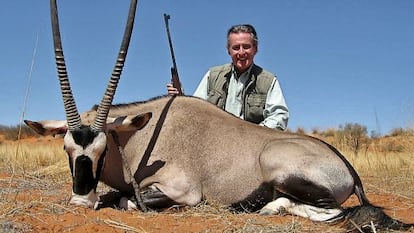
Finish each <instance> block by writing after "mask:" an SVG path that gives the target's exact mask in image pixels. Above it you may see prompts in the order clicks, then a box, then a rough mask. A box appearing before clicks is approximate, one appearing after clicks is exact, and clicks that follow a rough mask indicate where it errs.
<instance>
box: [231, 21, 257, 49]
mask: <svg viewBox="0 0 414 233" xmlns="http://www.w3.org/2000/svg"><path fill="white" fill-rule="evenodd" d="M240 32H247V33H250V35H251V37H252V39H253V43H254V45H255V46H257V44H258V43H259V40H258V38H257V33H256V30H255V29H254V27H253V26H252V25H250V24H239V25H234V26H231V27H230V28H229V30H228V31H227V46H228V45H229V40H228V38H229V36H230V34H231V33H240Z"/></svg>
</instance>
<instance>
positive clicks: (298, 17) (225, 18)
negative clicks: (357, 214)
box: [0, 0, 414, 134]
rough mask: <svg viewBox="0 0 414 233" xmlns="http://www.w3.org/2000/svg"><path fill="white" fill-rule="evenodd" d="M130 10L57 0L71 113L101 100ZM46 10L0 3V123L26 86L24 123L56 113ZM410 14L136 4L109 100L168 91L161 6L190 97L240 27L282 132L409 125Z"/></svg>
mask: <svg viewBox="0 0 414 233" xmlns="http://www.w3.org/2000/svg"><path fill="white" fill-rule="evenodd" d="M128 7H129V1H127V0H118V1H109V0H101V1H99V3H97V1H85V0H71V1H58V8H59V16H60V22H61V34H62V40H63V48H64V54H65V58H66V62H67V68H68V74H69V78H70V80H71V85H72V89H73V92H74V95H75V98H76V102H77V105H78V109H79V111H81V112H82V111H86V110H88V109H90V108H91V106H92V105H94V104H95V103H98V102H99V101H100V100H101V96H102V94H103V91H104V89H105V87H106V83H107V80H108V78H109V76H110V74H111V72H112V69H113V66H114V64H115V58H116V55H117V52H118V49H119V46H120V42H121V37H122V34H123V30H124V24H125V20H126V16H127V11H128ZM49 11H50V10H49V1H22V0H15V1H4V2H3V3H2V7H1V8H0V29H1V32H2V35H1V36H0V64H1V69H0V77H1V79H0V80H1V84H0V98H1V101H2V114H1V117H0V124H2V125H17V124H18V123H19V120H20V118H21V115H22V109H23V107H24V100H25V95H26V90H27V89H29V92H28V100H27V103H26V108H25V112H24V119H31V120H43V119H64V117H65V116H64V110H63V107H62V99H61V96H60V89H59V86H58V80H57V74H56V69H55V62H54V57H53V43H52V37H51V26H50V16H49ZM413 12H414V1H411V0H398V1H392V0H388V1H385V0H375V1H374V0H366V1H360V0H349V1H342V0H315V1H309V0H258V1H246V0H209V1H194V0H175V1H173V0H139V1H138V11H137V16H136V21H135V28H134V33H133V37H132V41H131V46H130V49H129V52H128V58H127V62H126V65H125V68H124V72H123V74H122V78H121V81H120V84H119V87H118V90H117V93H116V96H115V99H114V103H127V102H132V101H137V100H146V99H148V98H151V97H154V96H158V95H162V94H165V93H166V88H165V84H166V83H167V82H169V79H170V66H171V57H170V53H169V47H168V41H167V36H166V32H165V28H164V19H163V13H167V14H170V15H171V20H170V30H171V33H172V40H173V43H174V50H175V55H176V61H177V66H178V71H179V74H180V79H181V82H182V83H183V85H184V88H185V92H186V94H192V93H193V91H194V90H195V88H196V87H197V85H198V82H199V81H200V79H201V77H202V76H203V74H204V73H205V72H206V71H207V69H208V68H209V67H210V66H214V65H219V64H222V63H226V62H229V61H230V58H229V56H228V55H227V52H226V50H225V43H226V31H227V29H228V28H229V27H230V26H231V25H234V24H240V23H250V24H252V25H254V26H255V27H256V30H257V32H258V36H259V52H258V54H257V55H256V58H255V62H256V63H257V64H258V65H260V66H262V67H264V68H265V69H267V70H269V71H271V72H273V73H275V74H276V75H277V76H278V78H279V80H280V83H281V86H282V89H283V92H284V95H285V98H286V101H287V104H288V107H289V110H290V114H291V118H290V121H289V128H290V129H292V130H296V129H297V128H298V127H303V128H305V129H306V130H308V131H310V130H311V129H314V128H318V129H327V128H337V127H338V126H339V125H343V124H345V123H359V124H361V125H364V126H366V127H367V128H368V131H369V132H370V131H372V130H379V131H380V132H381V133H382V134H385V133H387V132H389V131H390V130H391V129H394V128H398V127H403V128H406V127H413V126H414V91H413V86H414V85H413V83H412V79H413V78H414V64H413V61H414V14H413ZM36 41H37V42H36ZM35 50H36V52H35ZM33 58H34V59H33ZM32 62H33V63H32ZM32 64H33V66H32ZM31 67H33V68H32V69H31ZM30 77H31V78H30ZM29 80H30V82H29ZM29 84H30V88H28V86H29Z"/></svg>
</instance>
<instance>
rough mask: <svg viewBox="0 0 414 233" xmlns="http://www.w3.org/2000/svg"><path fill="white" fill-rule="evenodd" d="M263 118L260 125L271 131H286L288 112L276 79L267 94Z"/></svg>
mask: <svg viewBox="0 0 414 233" xmlns="http://www.w3.org/2000/svg"><path fill="white" fill-rule="evenodd" d="M263 116H264V120H263V121H262V122H261V123H260V125H263V126H266V127H268V128H273V129H280V130H286V128H287V124H288V120H289V110H288V107H287V105H286V102H285V98H284V96H283V92H282V89H281V88H280V84H279V81H278V80H277V78H276V77H275V79H274V81H273V82H272V85H271V87H270V89H269V91H268V93H267V97H266V106H265V109H264V110H263Z"/></svg>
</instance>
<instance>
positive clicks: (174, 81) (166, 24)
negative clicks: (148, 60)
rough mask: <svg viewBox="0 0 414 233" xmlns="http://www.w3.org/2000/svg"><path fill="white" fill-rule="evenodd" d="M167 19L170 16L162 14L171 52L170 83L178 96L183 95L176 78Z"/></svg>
mask: <svg viewBox="0 0 414 233" xmlns="http://www.w3.org/2000/svg"><path fill="white" fill-rule="evenodd" d="M169 19H170V15H167V14H164V21H165V28H166V29H167V36H168V43H169V44H170V52H171V57H172V62H173V66H172V67H171V82H172V84H173V87H175V88H177V90H178V95H184V93H183V91H182V88H181V83H180V79H179V78H178V70H177V64H176V63H175V56H174V49H173V46H172V41H171V35H170V28H169V26H168V20H169Z"/></svg>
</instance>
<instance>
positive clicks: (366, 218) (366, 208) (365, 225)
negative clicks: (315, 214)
mask: <svg viewBox="0 0 414 233" xmlns="http://www.w3.org/2000/svg"><path fill="white" fill-rule="evenodd" d="M355 195H357V197H358V199H359V201H360V203H361V205H359V206H353V207H348V208H345V209H344V210H343V211H342V213H341V214H340V215H338V216H336V217H334V218H333V219H331V220H333V221H330V222H336V223H338V222H339V221H342V222H343V225H344V227H345V228H346V232H376V230H377V229H381V230H399V231H407V230H409V229H410V228H411V227H414V224H413V223H411V224H410V223H404V222H401V221H399V220H397V219H393V218H392V217H390V216H388V215H387V214H386V213H385V212H384V210H383V208H381V207H378V206H375V205H372V204H371V203H370V202H369V201H368V198H367V197H366V195H365V193H364V190H363V189H362V186H361V185H358V182H357V184H356V185H355Z"/></svg>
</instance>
